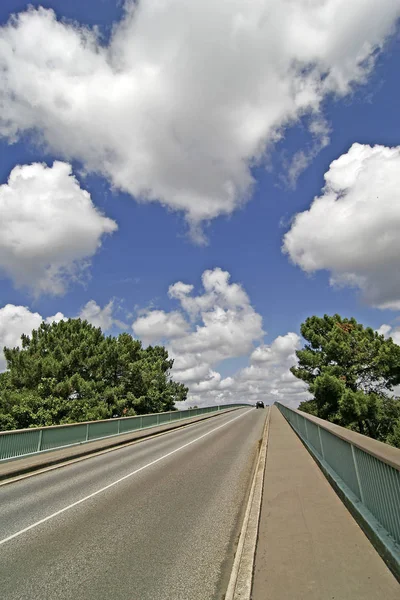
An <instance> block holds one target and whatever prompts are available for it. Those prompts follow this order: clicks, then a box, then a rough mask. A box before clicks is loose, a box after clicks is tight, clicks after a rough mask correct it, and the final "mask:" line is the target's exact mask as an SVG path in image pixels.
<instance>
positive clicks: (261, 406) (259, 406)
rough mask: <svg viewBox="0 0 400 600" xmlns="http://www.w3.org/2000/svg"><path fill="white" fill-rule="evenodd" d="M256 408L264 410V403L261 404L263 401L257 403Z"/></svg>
mask: <svg viewBox="0 0 400 600" xmlns="http://www.w3.org/2000/svg"><path fill="white" fill-rule="evenodd" d="M256 408H264V402H261V400H259V401H258V402H256Z"/></svg>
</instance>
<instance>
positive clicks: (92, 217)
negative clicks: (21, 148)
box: [0, 162, 117, 295]
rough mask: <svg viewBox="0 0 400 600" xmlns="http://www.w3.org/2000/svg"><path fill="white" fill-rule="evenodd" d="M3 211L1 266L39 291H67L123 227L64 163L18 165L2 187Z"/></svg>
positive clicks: (18, 282)
mask: <svg viewBox="0 0 400 600" xmlns="http://www.w3.org/2000/svg"><path fill="white" fill-rule="evenodd" d="M0 215H1V218H0V270H2V271H3V272H4V273H5V274H7V275H8V276H9V277H11V278H12V279H13V280H14V282H15V284H16V285H17V286H18V287H20V286H28V287H30V288H31V289H32V290H33V291H34V293H35V294H36V295H39V294H41V293H49V294H63V293H64V292H65V290H66V286H67V285H68V283H69V281H70V280H71V279H74V278H76V277H79V274H80V273H81V272H82V269H85V268H86V267H87V265H88V260H89V259H90V258H91V257H92V256H93V255H94V254H95V252H96V250H97V249H98V248H99V246H100V245H101V237H102V235H103V234H105V233H112V232H113V231H115V230H116V229H117V225H116V223H115V222H114V221H112V220H111V219H108V218H106V217H104V216H103V215H102V214H101V213H100V212H99V211H98V210H97V209H96V208H95V206H94V205H93V203H92V201H91V198H90V194H89V193H88V192H87V191H85V190H83V189H81V188H80V186H79V183H78V181H77V180H76V179H75V177H74V176H73V175H72V171H71V166H70V165H69V164H66V163H62V162H55V163H54V164H53V166H52V167H47V166H46V165H45V164H39V163H34V164H31V165H19V166H16V167H15V168H14V169H13V170H12V171H11V173H10V176H9V179H8V183H7V184H3V185H1V186H0Z"/></svg>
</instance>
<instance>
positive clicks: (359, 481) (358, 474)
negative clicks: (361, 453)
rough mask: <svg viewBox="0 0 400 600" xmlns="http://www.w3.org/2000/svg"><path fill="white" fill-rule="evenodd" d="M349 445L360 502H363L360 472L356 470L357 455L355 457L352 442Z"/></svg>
mask: <svg viewBox="0 0 400 600" xmlns="http://www.w3.org/2000/svg"><path fill="white" fill-rule="evenodd" d="M350 446H351V455H352V457H353V463H354V470H355V472H356V478H357V483H358V489H359V490H360V500H361V502H362V503H363V504H364V493H363V489H362V485H361V477H360V473H359V471H358V464H357V457H356V453H355V450H354V446H353V444H350Z"/></svg>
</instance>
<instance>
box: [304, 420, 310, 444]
mask: <svg viewBox="0 0 400 600" xmlns="http://www.w3.org/2000/svg"><path fill="white" fill-rule="evenodd" d="M304 426H305V428H306V438H307V442H308V441H309V439H310V438H309V437H308V427H307V419H304Z"/></svg>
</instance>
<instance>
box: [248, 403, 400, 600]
mask: <svg viewBox="0 0 400 600" xmlns="http://www.w3.org/2000/svg"><path fill="white" fill-rule="evenodd" d="M252 598H253V600H294V599H295V600H303V599H304V600H332V599H335V600H377V599H378V600H379V599H382V600H383V598H384V599H385V600H399V598H400V585H399V584H398V582H397V581H396V579H395V578H394V576H393V575H392V574H391V572H390V571H389V569H388V568H387V567H386V565H385V563H384V562H383V560H382V559H381V558H380V556H379V555H378V554H377V552H376V551H375V549H374V548H373V546H372V545H371V543H370V542H369V540H368V539H367V537H366V536H365V535H364V533H363V532H362V530H361V529H360V528H359V526H358V525H357V523H356V522H355V520H354V519H353V517H352V516H351V515H350V513H349V512H348V511H347V509H346V508H345V506H344V504H343V503H342V502H341V501H340V499H339V498H338V496H337V495H336V493H335V492H334V491H333V489H332V488H331V486H330V485H329V483H328V482H327V480H326V479H325V477H324V475H323V474H322V473H321V471H320V469H319V468H318V466H317V465H316V463H315V462H314V460H313V459H312V458H311V456H310V455H309V453H308V452H307V450H306V449H305V447H304V446H303V444H302V443H301V441H300V440H299V439H298V437H297V436H296V434H295V433H294V432H293V430H292V429H291V427H290V426H289V424H288V423H287V422H286V420H285V419H284V417H283V416H282V415H281V413H280V412H279V411H278V409H277V408H276V407H272V409H271V422H270V433H269V444H268V454H267V465H266V472H265V481H264V496H263V505H262V511H261V518H260V531H259V542H258V547H257V553H256V560H255V573H254V586H253V596H252Z"/></svg>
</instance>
